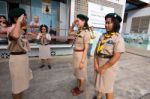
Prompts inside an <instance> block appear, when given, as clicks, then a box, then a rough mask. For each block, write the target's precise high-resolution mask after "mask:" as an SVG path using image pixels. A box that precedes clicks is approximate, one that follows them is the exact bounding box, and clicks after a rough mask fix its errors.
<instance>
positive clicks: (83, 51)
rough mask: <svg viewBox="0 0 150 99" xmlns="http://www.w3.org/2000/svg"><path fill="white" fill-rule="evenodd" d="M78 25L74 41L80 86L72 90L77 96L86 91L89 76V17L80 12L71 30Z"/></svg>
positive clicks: (75, 71)
mask: <svg viewBox="0 0 150 99" xmlns="http://www.w3.org/2000/svg"><path fill="white" fill-rule="evenodd" d="M75 25H77V26H78V32H77V33H76V34H75V41H74V54H73V60H74V75H75V77H76V79H77V82H78V86H77V87H75V88H73V89H72V90H71V92H72V94H73V95H74V96H77V95H79V94H81V93H83V91H84V87H85V81H86V77H87V51H88V46H89V42H90V36H91V34H90V31H89V26H88V17H87V16H85V15H83V14H79V15H77V19H76V20H75V21H74V23H73V26H72V28H71V29H70V31H71V32H74V31H73V28H74V26H75Z"/></svg>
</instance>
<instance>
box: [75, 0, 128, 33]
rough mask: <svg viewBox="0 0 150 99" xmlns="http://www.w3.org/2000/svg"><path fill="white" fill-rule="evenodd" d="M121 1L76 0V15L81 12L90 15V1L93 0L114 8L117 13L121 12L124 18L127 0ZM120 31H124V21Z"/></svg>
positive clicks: (92, 0)
mask: <svg viewBox="0 0 150 99" xmlns="http://www.w3.org/2000/svg"><path fill="white" fill-rule="evenodd" d="M120 1H121V3H122V4H120V3H116V2H114V1H112V0H109V1H108V0H75V16H76V15H77V14H79V13H81V14H85V15H88V2H92V3H96V4H100V5H103V6H106V7H111V8H114V11H115V13H117V14H119V15H120V16H121V17H122V19H123V17H124V10H125V2H126V0H120ZM120 32H122V23H121V29H120Z"/></svg>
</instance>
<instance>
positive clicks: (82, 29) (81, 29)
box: [72, 27, 85, 47]
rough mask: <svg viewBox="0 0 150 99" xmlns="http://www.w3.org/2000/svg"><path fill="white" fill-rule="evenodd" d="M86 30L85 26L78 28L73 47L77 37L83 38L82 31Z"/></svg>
mask: <svg viewBox="0 0 150 99" xmlns="http://www.w3.org/2000/svg"><path fill="white" fill-rule="evenodd" d="M84 30H85V28H83V27H82V28H79V29H78V32H77V34H76V35H75V39H74V40H73V43H72V47H73V45H74V43H75V41H76V39H77V37H80V38H82V36H81V35H80V33H81V32H82V31H84Z"/></svg>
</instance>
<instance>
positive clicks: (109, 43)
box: [104, 40, 114, 52]
mask: <svg viewBox="0 0 150 99" xmlns="http://www.w3.org/2000/svg"><path fill="white" fill-rule="evenodd" d="M104 47H105V49H106V50H108V51H110V52H113V50H114V42H113V41H112V40H108V41H107V42H106V44H105V45H104Z"/></svg>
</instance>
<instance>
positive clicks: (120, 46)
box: [98, 34, 125, 55]
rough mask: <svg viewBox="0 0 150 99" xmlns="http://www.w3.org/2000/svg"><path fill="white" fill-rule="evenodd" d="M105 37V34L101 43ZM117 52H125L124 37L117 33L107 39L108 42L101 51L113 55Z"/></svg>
mask: <svg viewBox="0 0 150 99" xmlns="http://www.w3.org/2000/svg"><path fill="white" fill-rule="evenodd" d="M103 39H104V36H102V37H101V38H100V40H99V42H98V44H100V42H101V41H102V40H103ZM116 52H121V53H123V52H125V43H124V39H123V37H122V36H121V35H120V34H116V35H114V36H112V38H109V39H107V41H106V43H105V44H104V48H103V49H102V51H101V53H103V54H107V55H113V54H114V53H116Z"/></svg>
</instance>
